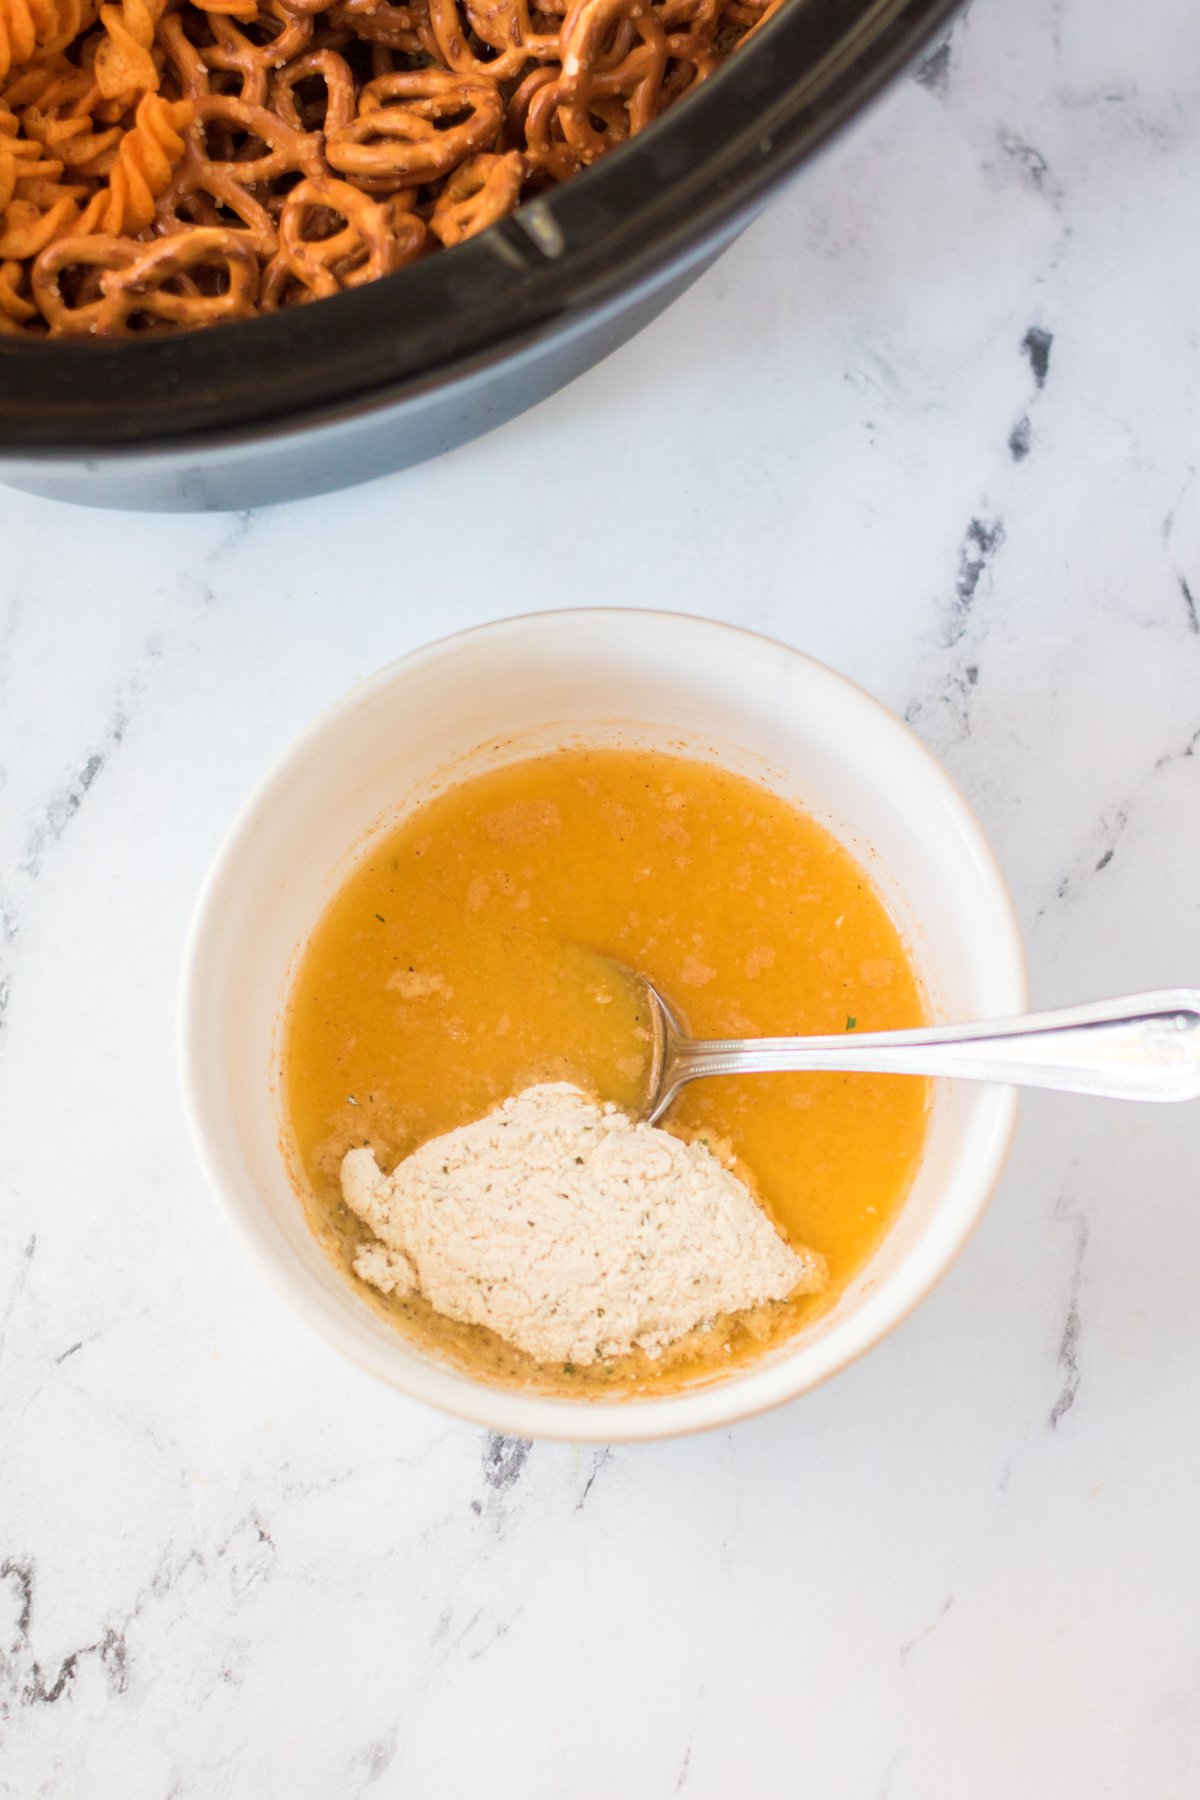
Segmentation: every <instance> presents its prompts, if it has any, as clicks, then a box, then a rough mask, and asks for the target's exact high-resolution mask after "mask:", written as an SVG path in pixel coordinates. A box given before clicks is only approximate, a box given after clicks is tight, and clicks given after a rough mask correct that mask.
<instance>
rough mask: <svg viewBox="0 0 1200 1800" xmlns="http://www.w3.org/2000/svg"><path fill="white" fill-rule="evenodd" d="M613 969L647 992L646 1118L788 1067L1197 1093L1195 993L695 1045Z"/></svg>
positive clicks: (650, 988)
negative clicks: (719, 1080)
mask: <svg viewBox="0 0 1200 1800" xmlns="http://www.w3.org/2000/svg"><path fill="white" fill-rule="evenodd" d="M618 966H619V967H621V968H622V972H623V973H624V974H625V976H626V977H627V979H629V980H630V981H632V982H634V983H636V984H637V986H638V987H639V988H640V989H641V990H642V991H643V993H644V994H645V997H646V1002H647V1010H648V1012H649V1015H650V1025H651V1032H652V1039H653V1042H652V1052H651V1059H650V1078H649V1082H648V1085H647V1098H646V1104H645V1106H644V1108H643V1111H642V1117H643V1118H644V1119H646V1120H647V1121H648V1122H649V1123H650V1124H654V1122H655V1121H656V1120H657V1119H661V1118H662V1116H663V1114H664V1113H665V1112H666V1110H667V1108H668V1107H669V1106H670V1104H671V1102H672V1101H673V1100H674V1098H675V1096H676V1095H677V1094H678V1092H679V1090H680V1088H681V1087H683V1086H684V1085H685V1084H686V1083H687V1082H689V1081H699V1080H701V1079H702V1078H704V1077H706V1076H709V1075H751V1074H767V1073H770V1072H772V1071H775V1072H781V1071H784V1070H797V1069H809V1070H815V1069H822V1070H834V1071H836V1070H846V1071H847V1072H849V1071H854V1072H856V1073H859V1074H873V1075H934V1076H945V1075H949V1076H957V1077H959V1078H960V1079H963V1080H967V1081H999V1082H1005V1083H1011V1084H1013V1085H1015V1086H1017V1087H1039V1088H1057V1089H1058V1090H1059V1091H1060V1092H1063V1093H1068V1094H1093V1095H1095V1096H1097V1097H1098V1098H1101V1099H1108V1100H1196V1099H1200V989H1197V988H1167V989H1165V990H1164V991H1163V992H1161V993H1154V994H1134V995H1131V996H1129V997H1127V998H1126V999H1124V1000H1101V1001H1097V1002H1095V1003H1094V1004H1093V1005H1091V1006H1068V1007H1064V1008H1062V1009H1061V1010H1060V1011H1058V1012H1046V1013H1031V1014H1027V1015H1025V1016H1023V1017H1019V1018H1015V1019H995V1020H992V1021H991V1022H990V1023H987V1024H975V1025H937V1026H934V1027H932V1028H930V1029H926V1030H921V1031H875V1032H863V1033H861V1034H857V1035H856V1034H855V1033H852V1032H846V1033H845V1034H843V1035H841V1036H838V1037H776V1038H718V1039H713V1040H710V1041H708V1042H701V1041H699V1040H697V1039H694V1038H689V1037H688V1036H687V1035H686V1034H685V1033H684V1031H683V1030H682V1028H681V1026H680V1024H679V1021H678V1020H677V1018H676V1017H675V1014H674V1013H673V1012H672V1010H671V1007H670V1006H669V1004H668V1003H667V1001H666V1000H665V999H664V997H663V996H662V994H661V993H659V991H658V989H657V988H656V987H655V986H654V985H653V984H652V983H651V982H649V981H647V980H646V978H645V977H644V976H642V975H638V974H637V973H636V972H635V971H634V970H632V969H625V968H624V966H623V965H618Z"/></svg>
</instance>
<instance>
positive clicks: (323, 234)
mask: <svg viewBox="0 0 1200 1800" xmlns="http://www.w3.org/2000/svg"><path fill="white" fill-rule="evenodd" d="M338 218H340V219H342V220H343V221H344V223H343V224H342V226H341V228H340V229H336V228H335V227H334V224H333V221H334V220H335V219H338ZM415 223H416V224H417V226H418V227H419V230H420V239H423V238H424V235H425V228H424V226H423V225H421V223H420V221H419V220H417V221H415ZM393 227H394V221H393V217H392V212H391V209H390V207H389V206H388V205H387V204H386V203H381V202H379V201H375V200H370V199H368V198H367V196H366V195H365V194H361V193H360V192H359V190H358V189H357V188H355V187H351V186H350V184H349V182H345V181H334V180H332V179H330V178H328V177H318V178H317V179H315V180H310V181H302V182H300V183H299V185H298V186H297V187H294V188H293V189H292V191H291V193H290V194H289V195H288V197H287V199H286V200H285V201H284V203H283V210H282V212H281V213H280V215H279V250H278V252H277V254H276V255H275V257H274V258H273V259H272V261H271V262H270V263H268V265H267V267H266V270H265V271H264V274H263V284H264V285H263V304H264V306H266V307H267V308H268V309H273V308H274V307H276V306H278V305H279V304H280V302H281V300H282V299H283V298H284V296H285V294H286V293H287V291H288V288H289V286H294V287H295V288H296V289H297V290H299V293H298V294H297V295H296V297H297V298H300V297H302V298H304V299H306V300H321V299H325V298H327V297H328V296H329V295H330V294H336V293H339V292H340V291H341V290H342V288H344V287H356V286H358V285H359V284H360V283H361V282H364V281H375V280H377V279H378V278H379V276H381V275H387V274H389V273H390V271H391V270H392V269H395V268H399V267H400V266H401V261H402V260H403V261H410V260H411V258H412V256H414V255H416V254H417V253H418V252H419V249H420V240H418V241H417V243H416V245H415V247H414V246H413V244H412V242H411V238H410V240H409V242H407V243H405V242H404V241H403V240H402V239H400V238H398V237H397V235H396V232H395V230H394V228H393Z"/></svg>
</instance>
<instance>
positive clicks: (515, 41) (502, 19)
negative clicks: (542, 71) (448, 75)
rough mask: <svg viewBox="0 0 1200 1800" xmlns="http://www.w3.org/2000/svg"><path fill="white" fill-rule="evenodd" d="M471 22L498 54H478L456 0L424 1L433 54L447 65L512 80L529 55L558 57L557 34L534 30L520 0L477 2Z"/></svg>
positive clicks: (494, 78)
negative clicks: (472, 44)
mask: <svg viewBox="0 0 1200 1800" xmlns="http://www.w3.org/2000/svg"><path fill="white" fill-rule="evenodd" d="M470 22H471V26H472V28H473V29H474V31H475V33H476V35H477V37H478V38H479V39H480V40H481V42H482V44H483V45H484V46H490V48H491V49H492V50H494V51H495V52H496V53H497V54H496V55H494V56H493V57H490V58H485V57H482V56H477V55H476V54H475V52H474V51H473V50H472V49H471V46H470V42H469V39H468V34H467V29H466V27H465V26H464V25H463V21H462V18H461V15H460V13H459V9H458V0H429V25H430V33H431V36H432V40H433V43H434V45H435V46H436V49H437V53H438V55H439V56H440V57H441V59H442V61H443V62H444V63H445V65H446V67H447V68H448V69H453V70H454V71H455V73H456V74H460V75H471V76H475V77H476V78H482V79H484V80H486V81H511V80H512V79H513V77H514V76H517V75H520V74H522V73H523V72H524V70H525V69H527V68H528V66H529V63H530V62H531V61H532V60H533V59H534V58H539V59H542V58H546V57H549V58H551V59H552V60H554V61H557V59H558V53H559V52H558V35H557V33H555V34H553V35H552V36H547V35H544V34H538V33H536V32H535V31H534V30H533V27H532V25H531V24H530V21H529V11H528V8H527V6H526V5H525V0H500V3H499V4H487V0H477V3H476V5H475V6H473V7H471V9H470Z"/></svg>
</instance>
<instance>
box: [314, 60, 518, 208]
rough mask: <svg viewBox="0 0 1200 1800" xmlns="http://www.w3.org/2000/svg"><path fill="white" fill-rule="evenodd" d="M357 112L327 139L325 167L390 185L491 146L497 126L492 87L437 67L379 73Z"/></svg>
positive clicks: (428, 175) (498, 110) (430, 174)
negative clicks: (395, 73)
mask: <svg viewBox="0 0 1200 1800" xmlns="http://www.w3.org/2000/svg"><path fill="white" fill-rule="evenodd" d="M358 112H359V116H358V118H357V119H353V120H351V122H350V124H349V125H344V126H343V127H342V129H341V130H340V131H335V132H334V133H333V134H332V135H331V137H330V138H329V139H328V142H327V144H326V155H327V156H328V158H329V163H330V166H331V167H332V168H335V169H337V170H338V171H339V172H340V173H341V174H344V175H358V176H364V175H365V176H368V177H371V176H374V177H376V178H383V179H385V180H388V181H395V182H396V183H397V184H404V183H408V182H414V181H415V182H424V181H431V180H433V179H434V177H435V176H438V175H445V174H446V173H447V172H448V171H449V170H450V169H453V168H456V167H457V165H458V164H459V163H460V162H463V161H464V160H465V158H466V157H468V156H470V155H471V154H472V153H473V152H474V151H476V150H484V149H486V148H488V146H489V145H491V144H494V143H495V141H496V138H497V136H498V135H499V132H500V127H501V126H502V125H503V123H504V102H503V100H502V99H501V97H500V90H499V88H497V87H496V86H495V85H494V83H492V82H490V81H472V80H468V79H467V78H465V77H461V76H457V75H450V74H446V73H444V72H443V71H441V70H437V69H422V70H420V71H419V72H418V73H417V74H412V75H403V74H402V75H381V76H379V77H378V78H377V79H376V80H375V81H370V82H368V83H367V85H366V87H365V88H364V89H363V91H362V93H361V95H360V96H359V102H358ZM464 114H465V115H466V117H465V118H464V117H463V115H464Z"/></svg>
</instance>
